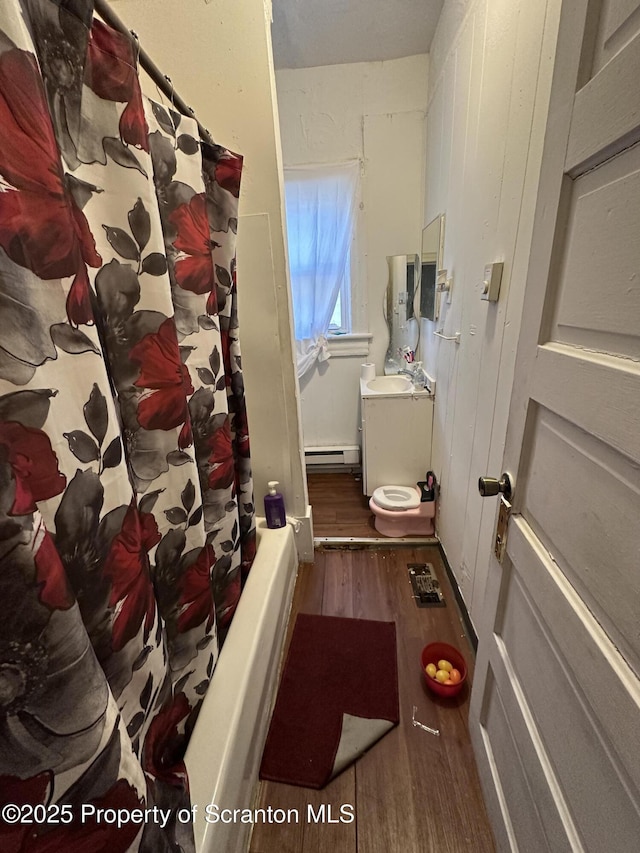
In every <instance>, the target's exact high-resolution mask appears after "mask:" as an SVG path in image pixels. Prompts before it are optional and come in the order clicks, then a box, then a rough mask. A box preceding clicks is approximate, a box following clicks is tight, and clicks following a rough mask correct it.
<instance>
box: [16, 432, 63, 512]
mask: <svg viewBox="0 0 640 853" xmlns="http://www.w3.org/2000/svg"><path fill="white" fill-rule="evenodd" d="M5 460H6V461H7V462H8V463H9V465H10V466H11V472H12V475H13V482H14V489H15V493H14V499H13V505H12V506H11V510H10V513H11V515H27V514H28V513H31V512H35V510H36V502H37V501H45V500H47V499H48V498H53V497H55V496H56V495H59V494H61V493H62V492H63V491H64V488H65V486H66V485H67V480H66V477H65V476H64V474H61V473H60V471H59V469H58V460H57V458H56V455H55V453H54V452H53V448H52V447H51V441H50V440H49V438H48V436H47V435H46V434H45V433H44V432H42V430H39V429H31V428H29V427H25V426H23V425H22V424H19V423H7V422H2V421H0V463H1V462H2V461H5Z"/></svg>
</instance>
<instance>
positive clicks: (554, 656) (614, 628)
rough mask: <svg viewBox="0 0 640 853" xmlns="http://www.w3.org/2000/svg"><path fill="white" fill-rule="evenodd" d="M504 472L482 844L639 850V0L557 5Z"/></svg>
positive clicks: (488, 660) (484, 725)
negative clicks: (511, 487)
mask: <svg viewBox="0 0 640 853" xmlns="http://www.w3.org/2000/svg"><path fill="white" fill-rule="evenodd" d="M504 466H505V467H504V470H506V471H508V472H512V473H513V474H514V475H515V477H514V479H515V491H514V496H513V512H512V515H511V519H510V521H509V525H508V530H507V535H508V539H507V546H506V554H505V556H504V559H503V562H502V563H499V562H498V561H497V560H496V559H493V560H492V562H491V567H490V574H489V580H488V585H487V595H486V603H485V611H484V613H485V617H486V618H484V619H483V625H481V626H479V627H480V637H479V648H478V660H477V666H476V674H475V683H474V685H473V692H472V701H471V713H470V726H471V733H472V739H473V742H474V748H475V751H476V756H477V760H478V764H479V768H480V773H481V778H482V782H483V787H484V791H485V796H486V799H487V804H488V807H489V810H490V814H491V817H492V821H493V825H494V829H495V833H496V839H497V842H498V846H499V849H500V850H519V851H522V853H541V851H545V850H551V851H565V850H585V851H587V850H588V851H593V853H637V851H639V850H640V682H639V680H638V675H639V674H640V2H639V0H601V1H600V2H593V0H591V2H588V0H564V2H562V9H561V16H560V30H559V36H558V47H557V54H556V62H555V68H554V78H553V84H552V88H551V103H550V112H549V121H548V127H547V134H546V138H545V148H544V154H543V160H542V172H541V177H540V193H539V197H538V205H537V211H536V217H535V224H534V232H533V243H532V251H531V257H530V262H529V270H528V274H527V284H526V295H525V305H524V315H523V322H522V333H521V337H520V342H519V348H518V357H517V363H516V372H515V381H514V388H513V393H512V400H511V408H510V415H509V425H508V432H507V442H506V450H505V460H504ZM487 473H488V474H491V475H493V476H499V475H500V472H492V471H491V472H487ZM487 500H494V501H495V500H496V498H488V499H487Z"/></svg>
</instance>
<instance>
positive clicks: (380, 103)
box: [276, 54, 428, 476]
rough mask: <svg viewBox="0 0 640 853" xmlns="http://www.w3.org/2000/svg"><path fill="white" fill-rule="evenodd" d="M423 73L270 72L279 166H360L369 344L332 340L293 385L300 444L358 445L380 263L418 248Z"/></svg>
mask: <svg viewBox="0 0 640 853" xmlns="http://www.w3.org/2000/svg"><path fill="white" fill-rule="evenodd" d="M427 68H428V56H427V55H426V54H423V55H420V56H410V57H407V58H405V59H395V60H391V61H388V62H361V63H353V64H350V65H332V66H324V67H319V68H304V69H289V70H282V71H278V72H276V85H277V91H278V106H279V113H280V132H281V139H282V151H283V160H284V164H285V166H295V165H302V164H308V163H331V162H341V161H345V160H355V159H359V160H360V161H361V162H362V175H361V201H362V204H361V210H360V215H359V222H358V226H357V238H356V244H357V249H356V277H355V282H354V285H355V292H356V298H355V302H354V312H353V330H354V332H370V333H371V335H372V339H371V344H370V347H369V352H368V354H367V341H364V342H362V341H361V342H360V344H359V345H356V344H355V342H349V343H348V344H347V343H346V342H344V341H342V342H341V341H336V342H335V343H333V344H332V349H333V351H334V352H336V357H333V358H331V359H330V360H329V361H328V362H326V363H325V364H323V365H319V366H318V365H317V366H315V367H314V368H313V371H312V372H311V374H308V375H307V376H305V377H303V379H302V380H301V382H300V387H301V395H302V412H303V431H304V438H305V444H306V445H307V446H330V445H331V446H336V445H339V446H341V445H354V444H358V443H359V438H358V435H359V434H358V393H359V383H358V379H359V373H360V364H361V363H362V362H363V361H366V360H369V361H374V362H375V363H376V365H377V367H378V372H380V373H381V372H382V368H383V364H384V355H385V353H386V350H387V346H388V332H387V327H386V324H385V322H384V318H383V314H382V304H383V297H384V292H385V289H386V286H387V277H388V268H387V261H386V258H387V255H396V254H413V253H417V252H419V251H420V236H421V228H422V215H423V186H424V117H425V111H426V104H427ZM345 347H348V348H349V350H350V352H345V351H344V350H345ZM423 473H424V472H422V474H423ZM418 474H420V472H418ZM416 476H417V475H416Z"/></svg>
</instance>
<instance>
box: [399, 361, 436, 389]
mask: <svg viewBox="0 0 640 853" xmlns="http://www.w3.org/2000/svg"><path fill="white" fill-rule="evenodd" d="M398 374H400V375H403V376H408V377H409V379H411V381H412V382H413V384H414V385H415V386H416V387H417V388H424V389H425V390H427V391H428V390H429V377H428V376H427V374H426V373H425V371H424V368H423V367H422V362H421V361H414V362H412V363H411V364H408V365H407V366H406V367H403V368H401V369H400V370H399V371H398Z"/></svg>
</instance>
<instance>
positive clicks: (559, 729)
mask: <svg viewBox="0 0 640 853" xmlns="http://www.w3.org/2000/svg"><path fill="white" fill-rule="evenodd" d="M533 592H534V596H535V589H534V591H533ZM534 596H532V595H530V594H529V592H528V591H527V590H526V589H525V587H524V586H523V584H522V582H521V579H520V573H519V571H518V570H516V571H515V572H513V573H512V574H511V583H510V584H509V586H508V592H507V598H506V600H505V619H504V623H503V625H502V627H501V630H500V636H501V637H502V640H503V642H504V648H505V649H507V650H508V654H509V659H510V661H511V665H512V667H513V671H514V675H515V677H516V678H517V679H518V682H519V683H520V686H521V688H522V690H523V693H524V696H525V701H526V704H527V707H528V708H529V709H530V711H531V713H532V715H533V719H534V721H535V725H536V728H537V730H538V733H539V735H540V738H541V740H542V742H543V744H544V749H545V752H546V754H547V755H548V757H549V761H550V764H551V767H552V768H553V772H554V776H555V779H556V780H557V783H558V785H559V786H560V788H561V789H562V790H563V791H564V792H565V797H566V802H567V805H568V807H569V810H570V812H571V814H572V815H573V817H574V821H575V823H576V825H577V826H578V827H580V832H581V835H582V836H583V838H584V839H585V841H584V847H585V849H587V850H594V851H604V850H608V849H610V848H609V844H610V842H611V827H612V826H615V827H616V839H617V841H618V843H619V844H620V845H621V846H620V847H619V849H621V850H626V849H628V850H631V849H633V846H632V843H631V842H632V840H633V841H634V842H635V840H637V839H638V838H640V814H639V813H638V810H637V803H636V802H635V801H633V800H631V801H630V798H629V796H628V794H627V796H624V793H622V795H621V785H620V783H621V779H624V775H625V774H624V770H623V768H622V766H621V762H620V761H617V760H614V761H612V760H610V753H611V747H612V745H611V743H610V742H609V741H608V739H606V738H605V737H604V736H603V735H601V733H600V725H599V722H598V719H597V716H596V715H595V714H594V712H593V709H592V708H591V707H590V706H589V701H588V696H586V695H585V694H584V693H583V688H582V687H581V685H580V684H579V683H578V681H577V679H576V678H575V676H574V673H573V670H572V669H571V667H570V666H569V665H568V663H567V661H566V660H565V659H564V657H563V656H562V655H561V654H560V652H559V650H558V647H557V643H556V641H555V639H554V637H553V636H552V635H551V634H550V632H549V626H548V625H547V623H546V621H545V618H544V616H543V615H542V613H541V612H540V610H539V609H538V606H537V604H536V600H535V597H534ZM569 618H570V619H575V618H576V617H575V615H574V614H570V615H569ZM587 642H588V645H587V648H589V646H593V645H594V644H593V641H592V640H591V639H589V640H588V641H587ZM590 653H593V654H594V655H597V654H598V650H597V649H596V648H591V650H590ZM594 666H595V665H594ZM607 668H608V664H607V663H605V665H604V667H603V666H600V667H599V668H598V669H599V671H601V670H602V669H604V675H603V676H602V677H603V679H604V680H605V683H609V682H610V681H611V680H613V679H615V678H617V675H616V674H615V672H613V671H612V670H611V669H607ZM560 709H561V713H559V711H560ZM594 762H596V763H597V766H598V767H599V772H598V774H597V776H596V777H595V778H594V776H593V766H594ZM624 787H625V786H623V788H622V790H623V792H624ZM625 793H626V792H625ZM626 845H628V846H626Z"/></svg>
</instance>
